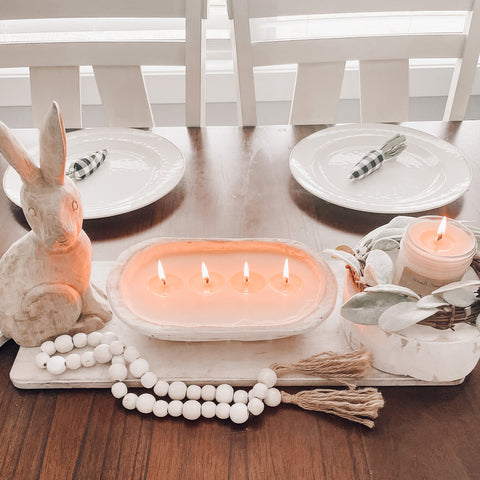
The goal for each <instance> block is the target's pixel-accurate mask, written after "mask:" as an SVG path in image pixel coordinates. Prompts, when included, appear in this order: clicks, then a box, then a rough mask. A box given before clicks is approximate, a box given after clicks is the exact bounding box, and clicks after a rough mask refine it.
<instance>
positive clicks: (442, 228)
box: [437, 217, 447, 242]
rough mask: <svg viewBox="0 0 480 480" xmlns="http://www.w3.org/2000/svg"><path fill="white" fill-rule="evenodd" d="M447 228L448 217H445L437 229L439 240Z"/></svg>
mask: <svg viewBox="0 0 480 480" xmlns="http://www.w3.org/2000/svg"><path fill="white" fill-rule="evenodd" d="M446 229H447V217H443V218H442V221H441V222H440V225H439V226H438V230H437V242H438V241H439V240H441V239H442V238H443V235H444V234H445V230H446Z"/></svg>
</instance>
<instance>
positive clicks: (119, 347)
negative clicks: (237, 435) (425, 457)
mask: <svg viewBox="0 0 480 480" xmlns="http://www.w3.org/2000/svg"><path fill="white" fill-rule="evenodd" d="M87 346H89V347H91V348H93V350H88V351H83V352H81V353H80V354H77V353H69V352H71V351H72V350H73V349H74V348H83V347H87ZM57 353H64V354H67V353H68V355H67V356H66V358H64V357H63V356H61V355H57ZM370 362H371V355H370V354H369V353H368V352H363V351H358V352H352V353H347V354H344V355H343V356H342V355H339V354H335V353H333V352H325V353H323V354H319V355H314V356H312V357H309V358H307V359H303V360H300V362H296V363H292V364H289V365H283V364H272V365H271V367H270V368H263V369H262V370H260V372H259V374H258V376H257V383H256V384H255V385H254V386H253V387H252V388H251V389H250V390H249V391H248V392H247V391H246V390H242V389H239V390H234V389H233V387H232V386H231V385H228V384H221V385H218V386H217V387H215V386H214V385H203V386H202V387H200V386H198V385H189V386H187V385H186V384H185V383H184V382H181V381H173V382H171V383H168V382H166V381H165V380H162V379H158V377H157V376H156V375H155V373H154V372H151V371H150V369H149V368H150V367H149V364H148V361H147V360H145V359H144V358H142V357H141V356H140V352H139V351H138V350H137V349H136V348H135V347H133V346H128V347H127V346H126V345H125V344H124V343H123V342H122V341H121V340H119V339H118V337H117V335H116V334H115V333H113V332H105V333H101V332H92V333H89V334H88V335H86V334H84V333H77V334H75V335H74V336H73V337H71V336H70V335H60V336H59V337H57V338H56V339H55V341H46V342H44V343H43V344H42V345H41V347H40V353H38V354H37V355H36V357H35V363H36V365H37V366H38V367H39V368H46V369H47V370H48V372H50V373H51V374H53V375H60V374H62V373H63V372H65V371H66V370H67V369H71V370H75V369H77V368H80V367H81V366H83V367H87V368H88V367H92V366H94V365H95V364H97V363H100V364H108V363H110V366H109V369H108V374H109V376H110V378H111V380H112V381H113V385H112V387H111V392H112V395H113V396H114V397H115V398H117V399H121V400H122V405H123V407H124V408H125V409H127V410H134V409H136V410H138V411H139V412H140V413H144V414H149V413H153V414H154V415H155V416H157V417H165V416H167V415H170V416H172V417H179V416H182V415H183V417H184V418H186V419H188V420H196V419H198V418H200V417H204V418H213V417H217V418H219V419H227V418H230V420H231V421H232V422H234V423H237V424H242V423H245V422H246V421H247V420H248V418H249V416H251V415H253V416H257V415H260V414H261V413H263V411H264V409H265V405H266V406H268V407H276V406H278V405H280V403H281V402H284V403H294V404H296V405H298V406H300V407H302V408H304V409H308V410H316V411H323V412H327V413H333V414H335V415H338V416H341V417H343V418H347V419H348V420H351V421H354V422H358V423H361V424H363V425H366V426H368V427H370V428H372V427H373V425H374V423H373V421H372V418H376V417H377V416H378V410H379V409H380V408H382V407H383V397H382V395H381V393H379V392H378V391H377V390H376V389H374V388H364V389H359V390H356V389H355V387H354V386H352V385H349V390H347V391H340V392H338V391H336V390H321V389H316V390H308V391H304V392H299V393H297V394H296V395H289V394H287V393H285V392H280V391H279V390H278V389H277V388H275V384H276V382H277V375H279V374H281V373H283V372H291V371H292V370H295V369H297V370H299V371H302V372H314V373H315V374H317V375H320V376H324V377H331V378H338V379H342V378H345V377H346V376H348V375H349V376H350V377H352V375H353V376H357V377H358V376H362V375H364V374H365V373H366V372H367V370H368V368H369V365H370ZM353 363H356V364H357V365H356V366H355V368H354V369H353V370H352V364H353ZM344 367H345V369H343V368H344ZM345 370H346V371H345ZM353 371H355V373H354V374H352V372H353ZM129 372H130V374H131V375H132V376H133V377H135V378H138V379H140V383H141V384H142V386H143V387H144V388H147V389H152V390H153V393H154V394H155V395H152V394H151V393H142V394H140V395H137V394H136V393H132V392H129V391H128V387H127V385H126V384H125V383H124V380H125V379H126V378H127V377H128V374H129ZM322 374H323V375H322ZM343 383H345V382H343ZM166 396H168V397H169V398H170V401H166V400H164V399H162V398H160V399H158V398H157V397H166ZM334 398H335V399H336V398H338V399H339V400H338V402H339V404H335V400H332V399H334ZM363 405H364V406H365V408H362V406H363Z"/></svg>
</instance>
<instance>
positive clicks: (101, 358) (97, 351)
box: [93, 343, 112, 363]
mask: <svg viewBox="0 0 480 480" xmlns="http://www.w3.org/2000/svg"><path fill="white" fill-rule="evenodd" d="M93 355H94V356H95V360H96V361H97V363H108V362H110V360H111V359H112V353H111V352H110V347H109V345H107V344H106V343H101V344H100V345H97V346H96V347H95V348H94V350H93Z"/></svg>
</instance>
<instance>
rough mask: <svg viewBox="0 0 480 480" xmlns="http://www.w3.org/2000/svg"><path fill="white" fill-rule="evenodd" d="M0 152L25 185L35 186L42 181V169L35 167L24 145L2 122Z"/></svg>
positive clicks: (0, 127) (0, 123)
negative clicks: (34, 184)
mask: <svg viewBox="0 0 480 480" xmlns="http://www.w3.org/2000/svg"><path fill="white" fill-rule="evenodd" d="M0 152H1V153H2V154H3V156H4V157H5V159H6V160H7V162H8V163H9V164H10V165H11V166H12V167H13V168H14V169H15V170H16V171H17V172H18V174H19V175H20V176H21V177H22V180H23V181H24V182H25V183H28V184H33V183H35V182H38V181H39V180H40V178H41V173H40V169H39V168H38V167H37V166H35V164H34V163H33V162H32V160H31V158H30V155H29V154H28V152H27V151H26V150H25V148H24V147H23V145H22V144H21V143H20V142H19V141H18V140H17V139H16V137H15V136H14V135H13V134H12V132H11V131H10V129H9V128H8V127H7V126H6V125H5V124H3V123H2V122H0Z"/></svg>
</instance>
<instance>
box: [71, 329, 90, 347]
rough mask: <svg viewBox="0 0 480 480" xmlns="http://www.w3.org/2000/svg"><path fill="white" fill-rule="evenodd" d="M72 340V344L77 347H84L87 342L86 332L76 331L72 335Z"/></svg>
mask: <svg viewBox="0 0 480 480" xmlns="http://www.w3.org/2000/svg"><path fill="white" fill-rule="evenodd" d="M72 341H73V344H74V345H75V346H76V347H77V348H83V347H86V346H87V344H88V337H87V334H86V333H83V332H79V333H76V334H75V335H74V336H73V337H72Z"/></svg>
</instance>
